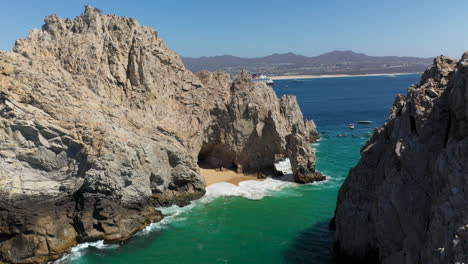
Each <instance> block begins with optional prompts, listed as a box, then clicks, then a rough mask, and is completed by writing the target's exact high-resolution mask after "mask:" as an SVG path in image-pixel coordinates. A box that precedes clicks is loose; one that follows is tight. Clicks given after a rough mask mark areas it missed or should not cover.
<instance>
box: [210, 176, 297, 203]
mask: <svg viewBox="0 0 468 264" xmlns="http://www.w3.org/2000/svg"><path fill="white" fill-rule="evenodd" d="M294 185H296V184H295V183H292V182H287V181H280V180H275V179H272V178H267V179H265V180H264V181H254V180H250V181H243V182H240V183H239V185H238V186H237V185H234V184H232V183H227V182H220V183H216V184H212V185H210V186H208V187H207V188H206V195H205V197H204V200H206V201H212V200H213V199H215V198H218V197H221V196H239V197H244V198H246V199H251V200H260V199H262V198H264V197H265V196H268V195H270V194H271V193H272V192H274V191H278V190H281V189H284V188H286V187H292V186H294ZM201 202H203V200H202V201H201Z"/></svg>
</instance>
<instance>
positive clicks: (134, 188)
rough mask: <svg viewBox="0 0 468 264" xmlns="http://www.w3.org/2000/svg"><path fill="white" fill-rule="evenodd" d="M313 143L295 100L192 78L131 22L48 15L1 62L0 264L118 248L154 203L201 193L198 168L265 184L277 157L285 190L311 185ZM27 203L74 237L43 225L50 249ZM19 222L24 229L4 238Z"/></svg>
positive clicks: (246, 84)
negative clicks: (290, 183) (105, 245)
mask: <svg viewBox="0 0 468 264" xmlns="http://www.w3.org/2000/svg"><path fill="white" fill-rule="evenodd" d="M317 136H318V134H317V131H316V127H315V124H314V123H313V122H312V121H304V119H303V116H302V113H301V111H300V109H299V106H298V104H297V102H296V99H295V97H292V96H284V97H283V98H281V99H278V98H277V96H276V94H275V92H274V91H273V90H272V89H271V88H270V87H268V86H266V85H264V84H254V83H253V82H252V81H251V79H250V75H249V74H248V73H243V74H241V75H240V76H238V78H237V79H236V80H235V81H231V79H230V76H229V75H227V74H225V73H221V72H215V73H211V72H200V73H197V74H193V73H192V72H190V71H188V70H187V69H185V67H184V65H183V63H182V62H181V60H180V58H179V56H178V55H177V54H175V53H174V52H173V51H171V50H169V49H168V48H166V47H165V44H164V42H163V41H162V40H161V39H160V38H159V37H158V34H157V32H156V31H155V30H153V29H151V28H149V27H146V26H141V25H140V24H139V23H138V22H136V21H135V20H134V19H132V18H123V17H118V16H115V15H103V14H101V12H100V11H98V10H97V9H94V8H92V7H89V6H88V7H86V10H85V12H84V13H83V14H82V15H81V16H78V17H76V18H75V19H61V18H59V17H57V16H55V15H52V16H49V17H47V18H46V19H45V25H44V26H43V28H42V30H39V29H35V30H33V31H32V32H31V33H30V35H29V36H28V37H27V38H26V39H21V40H18V41H17V43H16V45H15V48H14V52H0V196H1V198H2V201H3V203H4V204H5V206H4V207H5V209H3V207H2V206H3V205H2V204H1V203H2V202H0V210H3V211H0V212H5V214H3V215H2V214H0V230H2V229H1V228H3V227H4V230H3V231H1V233H0V237H2V238H3V237H5V238H6V240H5V241H3V240H2V242H0V261H7V262H22V261H28V262H44V261H47V260H48V259H53V258H57V257H58V256H60V254H62V253H63V251H64V250H67V249H69V247H70V246H71V245H73V244H75V243H76V242H78V241H90V240H96V239H106V240H110V241H117V240H124V239H127V238H128V237H130V236H131V235H132V234H133V233H134V232H136V231H138V230H140V229H141V228H143V227H144V226H145V225H146V224H148V223H149V222H151V221H156V220H159V219H161V215H160V214H159V213H158V212H156V211H155V210H154V205H168V204H173V203H178V204H186V203H187V202H188V201H190V200H192V199H196V198H199V197H200V196H201V195H203V194H204V187H205V184H204V181H203V178H202V177H201V176H200V173H199V166H198V163H199V162H200V164H203V165H206V166H207V167H216V168H219V167H224V168H229V169H234V170H236V171H244V172H252V173H263V174H271V173H276V171H275V170H274V166H273V163H274V162H275V161H277V160H278V159H279V158H286V157H289V158H290V159H291V161H292V165H293V171H294V173H295V175H296V180H297V181H298V182H310V181H314V180H320V177H317V175H319V174H318V173H317V172H316V171H315V156H314V153H313V150H312V149H311V147H310V146H309V143H310V141H313V140H315V139H316V138H317ZM38 201H41V202H42V201H46V202H44V204H43V205H42V206H41V212H42V214H44V215H47V214H48V210H51V211H53V212H54V214H52V215H53V216H54V217H53V219H52V220H50V222H56V223H57V224H60V225H62V226H65V227H67V230H69V229H70V230H71V229H73V230H74V232H71V231H67V234H68V235H64V234H63V233H61V232H59V230H57V229H54V228H52V227H47V230H49V231H48V232H49V233H51V234H48V235H47V237H45V239H49V240H50V241H49V240H48V242H47V243H48V244H49V245H52V247H50V249H49V250H50V252H46V251H47V250H46V249H45V247H43V244H44V243H43V242H44V235H43V233H41V232H39V231H38V229H42V228H44V227H43V226H42V224H40V223H45V222H46V221H38V222H37V221H36V223H37V224H34V223H32V222H30V220H31V219H33V218H34V219H36V218H38V217H39V216H34V217H33V216H32V215H31V214H34V213H35V212H34V211H31V210H27V208H29V207H30V206H31V205H35V204H37V203H38ZM58 208H65V209H63V210H62V209H58ZM37 210H39V209H37ZM55 212H62V213H61V214H60V213H55ZM18 219H20V221H27V222H28V221H29V222H28V224H25V225H22V226H21V228H19V229H16V228H17V227H16V224H15V223H16V221H17V220H18ZM40 219H42V218H40ZM40 219H39V220H40ZM69 227H70V228H69ZM21 234H26V235H25V236H21ZM32 234H35V235H32ZM51 239H52V240H53V241H52V240H51ZM60 241H64V242H63V243H62V244H60ZM17 245H23V246H24V247H17ZM13 247H16V248H17V249H16V250H20V249H21V248H23V249H24V251H21V250H20V251H21V252H19V251H18V252H17V253H15V254H13V255H11V254H10V253H11V252H12V251H11V249H12V248H13ZM52 251H54V252H52ZM8 252H10V253H8ZM26 256H27V257H26Z"/></svg>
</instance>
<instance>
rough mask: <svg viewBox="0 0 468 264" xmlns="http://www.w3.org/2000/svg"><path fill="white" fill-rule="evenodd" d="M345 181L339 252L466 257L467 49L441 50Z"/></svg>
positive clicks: (425, 259)
mask: <svg viewBox="0 0 468 264" xmlns="http://www.w3.org/2000/svg"><path fill="white" fill-rule="evenodd" d="M361 155H362V157H361V160H360V162H359V163H358V165H357V166H356V167H355V168H353V169H352V170H351V171H350V173H349V175H348V178H347V179H346V181H345V183H344V184H343V186H342V187H341V189H340V192H339V197H338V203H337V208H336V214H335V217H336V220H335V223H336V237H337V241H338V245H337V246H338V248H339V249H340V252H341V253H343V254H346V255H351V256H354V257H366V256H367V257H371V258H373V259H374V260H375V261H378V262H381V263H466V262H467V261H468V202H467V201H468V53H465V54H464V55H463V57H462V58H461V60H460V61H457V60H455V59H450V58H448V57H438V58H436V59H435V60H434V65H433V66H432V67H431V68H430V69H428V70H427V71H426V72H425V73H424V74H423V75H422V78H421V83H420V84H419V85H414V86H411V87H410V88H409V89H408V94H407V96H401V95H400V96H398V97H397V98H396V100H395V104H394V106H393V109H392V110H391V113H390V117H389V121H388V122H387V123H386V124H385V125H384V126H383V127H382V128H379V129H377V130H376V131H375V133H374V135H373V136H372V137H371V139H370V140H369V141H368V142H367V143H366V145H365V146H364V147H363V148H362V150H361Z"/></svg>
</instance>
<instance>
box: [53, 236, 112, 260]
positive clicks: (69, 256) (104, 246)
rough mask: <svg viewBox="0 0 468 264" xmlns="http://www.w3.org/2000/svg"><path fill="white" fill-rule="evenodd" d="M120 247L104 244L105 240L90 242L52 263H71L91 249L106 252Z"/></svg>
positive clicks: (76, 247)
mask: <svg viewBox="0 0 468 264" xmlns="http://www.w3.org/2000/svg"><path fill="white" fill-rule="evenodd" d="M118 246H119V245H118V244H104V240H100V241H96V242H89V243H82V244H79V245H77V246H75V247H73V248H72V249H71V251H70V253H68V254H66V255H65V256H63V257H62V258H61V259H59V260H56V261H54V262H52V263H54V264H65V263H70V262H71V261H73V260H75V259H78V258H80V257H81V256H82V255H83V254H84V253H85V251H86V250H88V249H91V248H96V249H99V250H105V249H113V248H117V247H118Z"/></svg>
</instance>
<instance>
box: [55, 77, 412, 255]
mask: <svg viewBox="0 0 468 264" xmlns="http://www.w3.org/2000/svg"><path fill="white" fill-rule="evenodd" d="M418 79H419V75H405V76H398V77H393V78H390V77H381V76H380V77H353V78H334V79H331V78H330V79H311V80H301V81H277V85H276V87H275V90H276V92H277V93H278V95H282V94H284V93H288V94H296V95H297V96H298V102H299V104H300V105H301V107H302V110H303V112H304V114H305V116H306V117H307V118H313V117H314V116H315V117H316V118H315V119H316V123H317V125H318V126H319V128H320V129H319V130H320V132H321V133H322V135H323V137H322V139H321V140H320V142H319V143H316V144H314V145H313V146H314V148H316V151H317V167H318V169H319V170H320V171H321V172H322V173H324V174H325V175H327V176H328V177H329V179H328V180H327V181H326V182H325V183H321V184H315V185H314V184H313V185H295V184H290V183H285V185H284V186H283V188H282V189H280V190H275V191H272V192H270V193H269V194H268V195H267V196H266V197H264V198H263V199H259V200H250V199H245V198H242V197H218V198H212V199H204V200H203V199H202V201H198V202H195V204H194V205H192V206H189V207H187V208H182V209H180V208H170V209H168V210H167V211H166V213H171V214H175V215H174V216H173V217H169V218H168V219H167V220H166V221H165V222H164V223H160V224H155V225H153V226H152V227H150V228H148V230H146V231H145V232H143V233H141V234H139V235H137V236H136V237H135V238H134V239H132V240H131V241H129V242H128V243H126V244H124V245H120V246H115V245H112V246H104V245H102V244H100V243H94V244H88V245H82V246H81V249H75V253H73V254H72V255H71V256H69V257H68V258H66V259H65V260H64V261H63V262H70V263H100V264H104V263H158V264H159V263H306V262H307V263H333V262H334V259H333V252H332V244H333V234H332V233H331V232H329V231H328V222H329V220H330V218H331V217H332V216H333V211H334V208H335V202H336V196H337V192H338V188H339V186H340V185H341V183H342V182H343V180H344V178H345V177H346V175H347V173H348V171H349V169H350V168H351V167H353V166H354V165H355V164H356V162H357V161H358V160H359V150H360V148H361V146H362V145H363V144H364V143H365V141H366V140H367V133H368V132H369V131H372V129H373V127H375V126H380V125H381V124H382V123H383V122H384V121H385V118H386V116H387V115H388V110H389V108H390V106H391V105H392V103H393V98H394V97H395V95H396V94H398V93H403V92H404V91H405V90H406V87H408V86H409V85H410V84H412V83H416V82H417V81H418ZM363 119H365V120H372V121H374V124H373V125H370V126H369V125H367V126H360V125H357V127H356V129H355V130H350V129H348V128H347V126H348V124H349V123H355V122H357V121H358V120H363Z"/></svg>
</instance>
